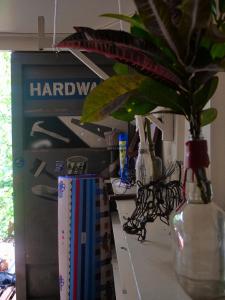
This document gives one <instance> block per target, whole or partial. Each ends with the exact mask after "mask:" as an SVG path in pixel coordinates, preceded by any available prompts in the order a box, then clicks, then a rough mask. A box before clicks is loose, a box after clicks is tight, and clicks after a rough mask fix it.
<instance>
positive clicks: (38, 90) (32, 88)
mask: <svg viewBox="0 0 225 300" xmlns="http://www.w3.org/2000/svg"><path fill="white" fill-rule="evenodd" d="M34 93H36V96H41V83H40V82H37V86H36V87H35V86H34V82H30V96H34Z"/></svg>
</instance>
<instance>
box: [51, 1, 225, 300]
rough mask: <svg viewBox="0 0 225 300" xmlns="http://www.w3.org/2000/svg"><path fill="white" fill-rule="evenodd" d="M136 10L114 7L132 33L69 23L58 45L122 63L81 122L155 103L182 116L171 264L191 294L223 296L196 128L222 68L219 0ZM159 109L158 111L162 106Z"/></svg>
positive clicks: (211, 113) (92, 97) (224, 260)
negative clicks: (180, 197) (180, 188)
mask: <svg viewBox="0 0 225 300" xmlns="http://www.w3.org/2000/svg"><path fill="white" fill-rule="evenodd" d="M134 2H135V4H136V8H137V14H135V15H134V16H133V17H129V16H125V15H117V14H107V15H105V16H108V17H113V18H117V19H120V20H123V21H126V22H129V23H130V25H131V30H130V33H127V32H123V31H117V30H94V29H91V28H87V27H75V29H76V33H75V34H72V35H70V36H69V37H67V38H66V39H64V40H63V41H62V42H60V43H59V44H58V45H57V47H59V48H60V47H61V48H62V47H66V48H77V49H83V50H86V51H91V52H96V53H99V54H102V55H105V56H107V57H110V58H112V59H115V60H116V61H118V62H120V63H123V64H125V65H127V66H128V67H126V66H124V65H116V72H117V74H116V75H114V76H112V77H110V78H109V79H108V80H106V81H104V82H102V83H101V84H100V85H99V86H97V87H96V88H95V89H94V90H93V91H92V93H91V94H89V96H88V97H87V99H86V101H85V104H84V111H83V121H89V122H91V121H96V120H99V119H101V118H103V117H105V116H106V115H109V114H110V115H112V116H114V117H115V118H118V119H123V120H128V121H129V120H132V119H133V118H134V116H135V115H145V114H146V113H148V112H150V111H152V110H153V109H155V108H156V107H164V108H165V109H163V112H164V113H174V114H180V115H183V116H184V117H185V118H186V119H187V121H188V122H189V124H190V140H189V141H188V142H187V144H186V171H185V184H184V186H185V188H186V198H187V204H185V205H184V206H183V207H182V208H181V209H180V210H179V211H178V212H177V214H176V215H175V216H174V218H173V221H172V225H173V228H174V238H175V269H176V273H177V275H178V278H179V281H180V283H181V284H182V286H183V287H184V289H185V290H186V291H187V292H188V293H189V294H190V295H191V296H192V297H193V299H222V297H225V250H224V247H225V242H224V240H225V233H224V228H225V226H224V225H225V218H224V213H223V211H221V210H220V209H219V208H218V207H217V206H216V205H214V204H213V203H212V201H211V200H212V199H211V198H212V193H211V185H210V181H209V180H208V178H207V172H206V169H207V167H208V165H209V158H208V154H207V142H206V141H205V140H204V139H203V138H202V136H201V127H202V126H204V125H206V124H209V123H210V122H212V121H213V120H214V119H215V118H216V115H217V112H216V110H215V109H214V108H212V107H211V108H208V109H204V108H205V105H206V104H207V103H208V101H209V100H210V99H211V97H212V95H213V94H214V92H215V90H216V88H217V85H218V77H217V76H216V74H217V73H218V72H219V71H221V72H224V70H225V0H218V1H215V0H135V1H134ZM160 111H162V110H160Z"/></svg>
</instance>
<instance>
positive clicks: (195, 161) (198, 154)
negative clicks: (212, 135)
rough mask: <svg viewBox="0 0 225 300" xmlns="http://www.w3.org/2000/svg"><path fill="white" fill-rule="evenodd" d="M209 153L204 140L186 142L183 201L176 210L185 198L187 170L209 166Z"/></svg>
mask: <svg viewBox="0 0 225 300" xmlns="http://www.w3.org/2000/svg"><path fill="white" fill-rule="evenodd" d="M209 163H210V161H209V155H208V147H207V141H206V140H192V141H188V142H186V151H185V172H184V184H183V195H184V201H183V202H182V203H181V205H180V206H179V207H178V208H177V209H176V211H178V210H179V209H180V208H181V207H182V206H183V204H184V203H186V200H185V194H186V191H185V188H186V178H187V170H188V169H192V170H193V172H194V173H195V172H196V170H197V169H199V168H208V166H209Z"/></svg>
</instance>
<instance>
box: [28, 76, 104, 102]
mask: <svg viewBox="0 0 225 300" xmlns="http://www.w3.org/2000/svg"><path fill="white" fill-rule="evenodd" d="M100 81H101V79H100V78H76V79H74V78H73V79H71V78H69V79H67V78H63V79H29V80H25V82H24V96H25V99H26V100H66V99H68V100H69V99H77V100H82V99H84V98H85V97H86V96H87V95H88V93H89V92H90V91H91V90H93V89H94V88H95V87H96V86H97V85H98V84H99V83H100Z"/></svg>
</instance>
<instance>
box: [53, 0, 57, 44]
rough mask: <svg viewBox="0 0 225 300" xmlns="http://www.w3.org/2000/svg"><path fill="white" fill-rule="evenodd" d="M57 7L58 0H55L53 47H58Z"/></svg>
mask: <svg viewBox="0 0 225 300" xmlns="http://www.w3.org/2000/svg"><path fill="white" fill-rule="evenodd" d="M57 8H58V1H57V0H55V5H54V21H53V41H52V47H53V48H54V49H56V47H55V45H56V19H57Z"/></svg>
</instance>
